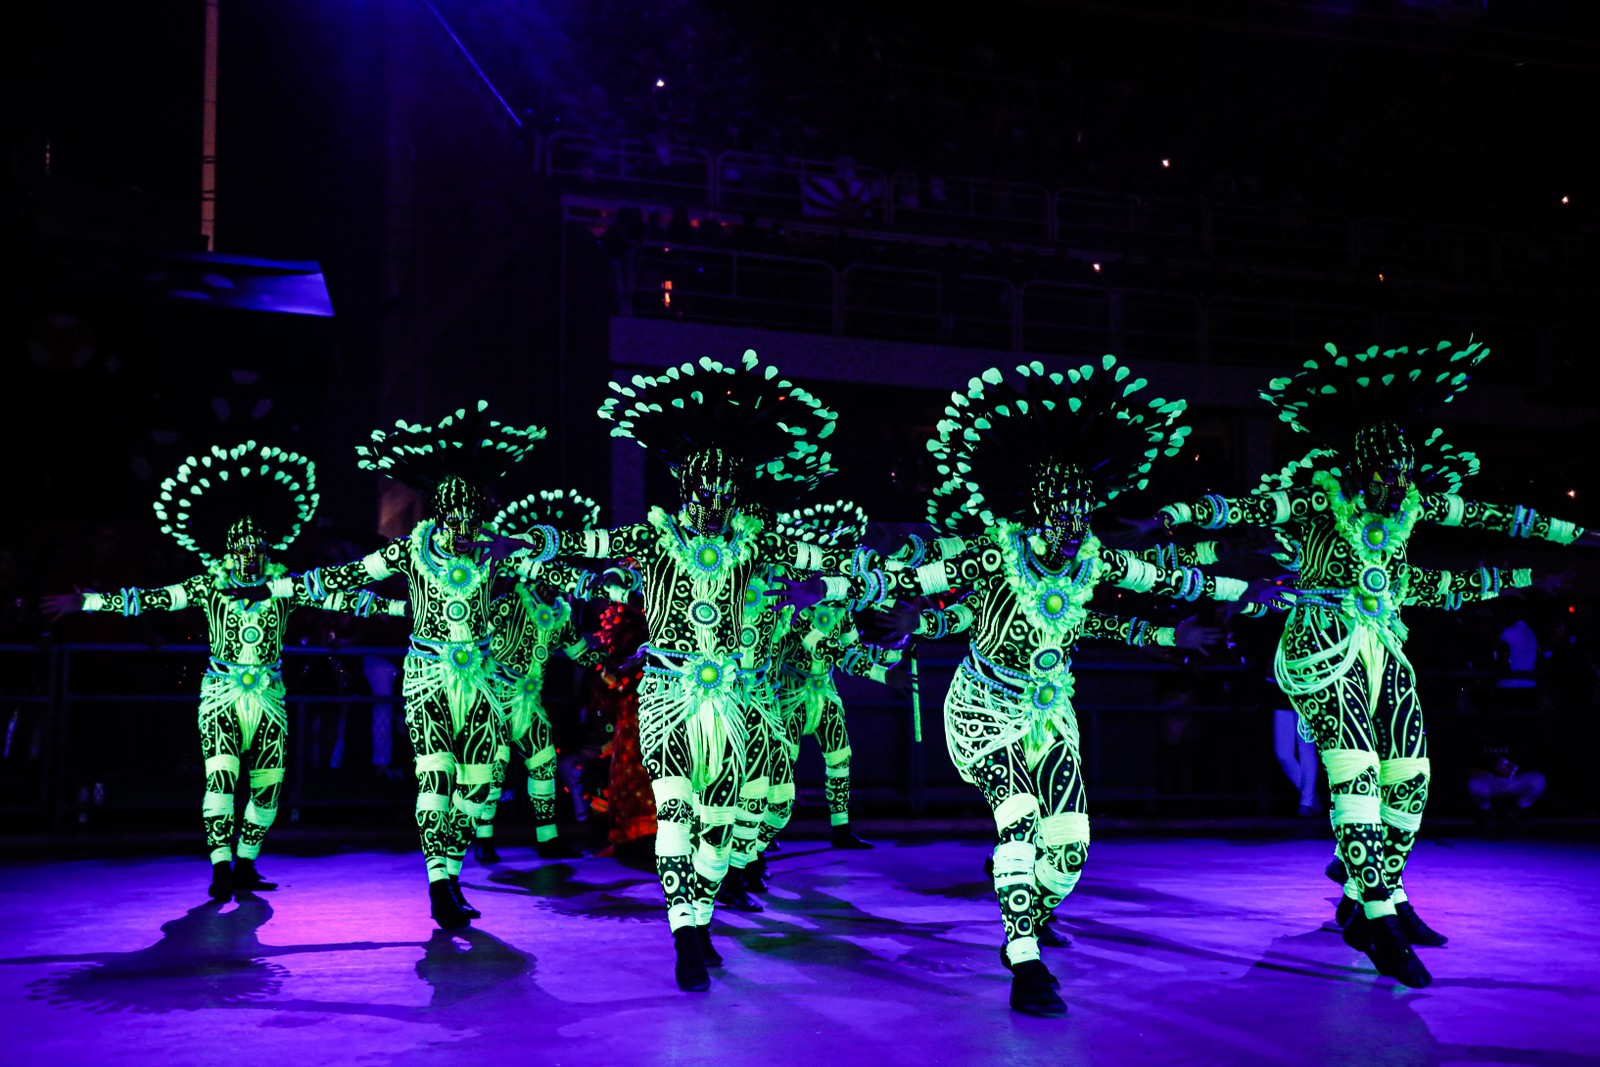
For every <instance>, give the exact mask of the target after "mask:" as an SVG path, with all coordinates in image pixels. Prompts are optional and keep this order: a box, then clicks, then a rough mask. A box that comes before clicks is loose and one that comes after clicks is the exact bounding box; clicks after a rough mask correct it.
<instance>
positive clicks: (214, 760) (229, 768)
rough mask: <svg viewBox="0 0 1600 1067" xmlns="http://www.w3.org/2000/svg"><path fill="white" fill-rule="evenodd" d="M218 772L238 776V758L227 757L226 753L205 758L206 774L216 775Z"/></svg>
mask: <svg viewBox="0 0 1600 1067" xmlns="http://www.w3.org/2000/svg"><path fill="white" fill-rule="evenodd" d="M218 771H225V772H227V773H228V774H238V773H239V757H238V756H229V755H227V754H226V753H223V754H221V755H216V756H207V757H206V773H207V774H216V773H217V772H218Z"/></svg>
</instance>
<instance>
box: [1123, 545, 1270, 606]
mask: <svg viewBox="0 0 1600 1067" xmlns="http://www.w3.org/2000/svg"><path fill="white" fill-rule="evenodd" d="M1100 558H1101V559H1102V560H1104V561H1105V564H1106V574H1105V579H1104V580H1105V581H1107V582H1109V583H1111V584H1112V585H1117V586H1121V587H1122V588H1123V589H1131V590H1133V591H1134V592H1136V593H1158V594H1160V595H1161V596H1167V597H1172V598H1173V599H1175V600H1199V599H1200V598H1201V597H1205V598H1206V599H1207V600H1240V599H1243V598H1244V597H1245V596H1246V595H1247V594H1249V595H1251V596H1252V597H1254V596H1256V595H1259V593H1260V589H1259V588H1258V586H1257V584H1255V583H1251V582H1247V581H1244V580H1243V579H1241V578H1227V577H1222V576H1218V575H1210V574H1206V573H1205V572H1204V571H1202V570H1200V569H1199V568H1198V567H1160V566H1157V565H1155V564H1154V563H1147V562H1145V561H1144V560H1143V559H1140V558H1139V557H1138V556H1136V555H1134V554H1132V553H1128V552H1123V551H1122V550H1120V549H1116V548H1102V549H1101V550H1100Z"/></svg>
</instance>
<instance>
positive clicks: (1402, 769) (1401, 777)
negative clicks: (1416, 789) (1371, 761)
mask: <svg viewBox="0 0 1600 1067" xmlns="http://www.w3.org/2000/svg"><path fill="white" fill-rule="evenodd" d="M1419 775H1420V776H1422V777H1423V778H1429V777H1432V775H1433V769H1432V765H1431V764H1430V763H1429V761H1428V757H1426V756H1420V757H1412V756H1402V757H1400V758H1398V759H1386V760H1379V761H1378V782H1379V783H1380V784H1382V785H1399V784H1400V783H1401V782H1409V781H1411V779H1413V778H1416V777H1417V776H1419Z"/></svg>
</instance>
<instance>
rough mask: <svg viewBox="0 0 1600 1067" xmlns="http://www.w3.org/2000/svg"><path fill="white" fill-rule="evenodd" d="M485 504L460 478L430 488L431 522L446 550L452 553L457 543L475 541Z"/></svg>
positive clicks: (452, 478) (475, 490) (473, 487)
mask: <svg viewBox="0 0 1600 1067" xmlns="http://www.w3.org/2000/svg"><path fill="white" fill-rule="evenodd" d="M488 503H489V502H488V500H487V499H486V498H485V497H484V495H483V494H482V493H481V492H479V491H478V488H477V487H476V486H474V485H472V484H471V483H470V482H468V481H466V479H464V478H455V477H451V478H446V479H445V480H444V481H442V482H440V483H439V484H438V486H437V487H435V488H434V490H433V515H434V522H435V523H436V524H437V526H438V528H439V531H440V533H441V534H442V535H443V536H442V537H441V540H442V541H443V542H444V545H443V547H444V548H445V549H446V550H448V551H450V552H455V551H456V542H457V541H458V540H466V541H472V540H475V539H476V538H477V536H478V529H479V527H481V526H482V525H483V516H484V513H485V512H487V511H488Z"/></svg>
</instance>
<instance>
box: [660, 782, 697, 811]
mask: <svg viewBox="0 0 1600 1067" xmlns="http://www.w3.org/2000/svg"><path fill="white" fill-rule="evenodd" d="M650 792H652V793H654V794H655V798H656V807H658V808H659V807H661V806H662V805H663V804H666V803H668V802H669V801H673V800H681V801H683V803H685V804H690V805H692V804H694V788H693V787H692V786H690V784H689V779H687V778H654V779H651V781H650Z"/></svg>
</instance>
